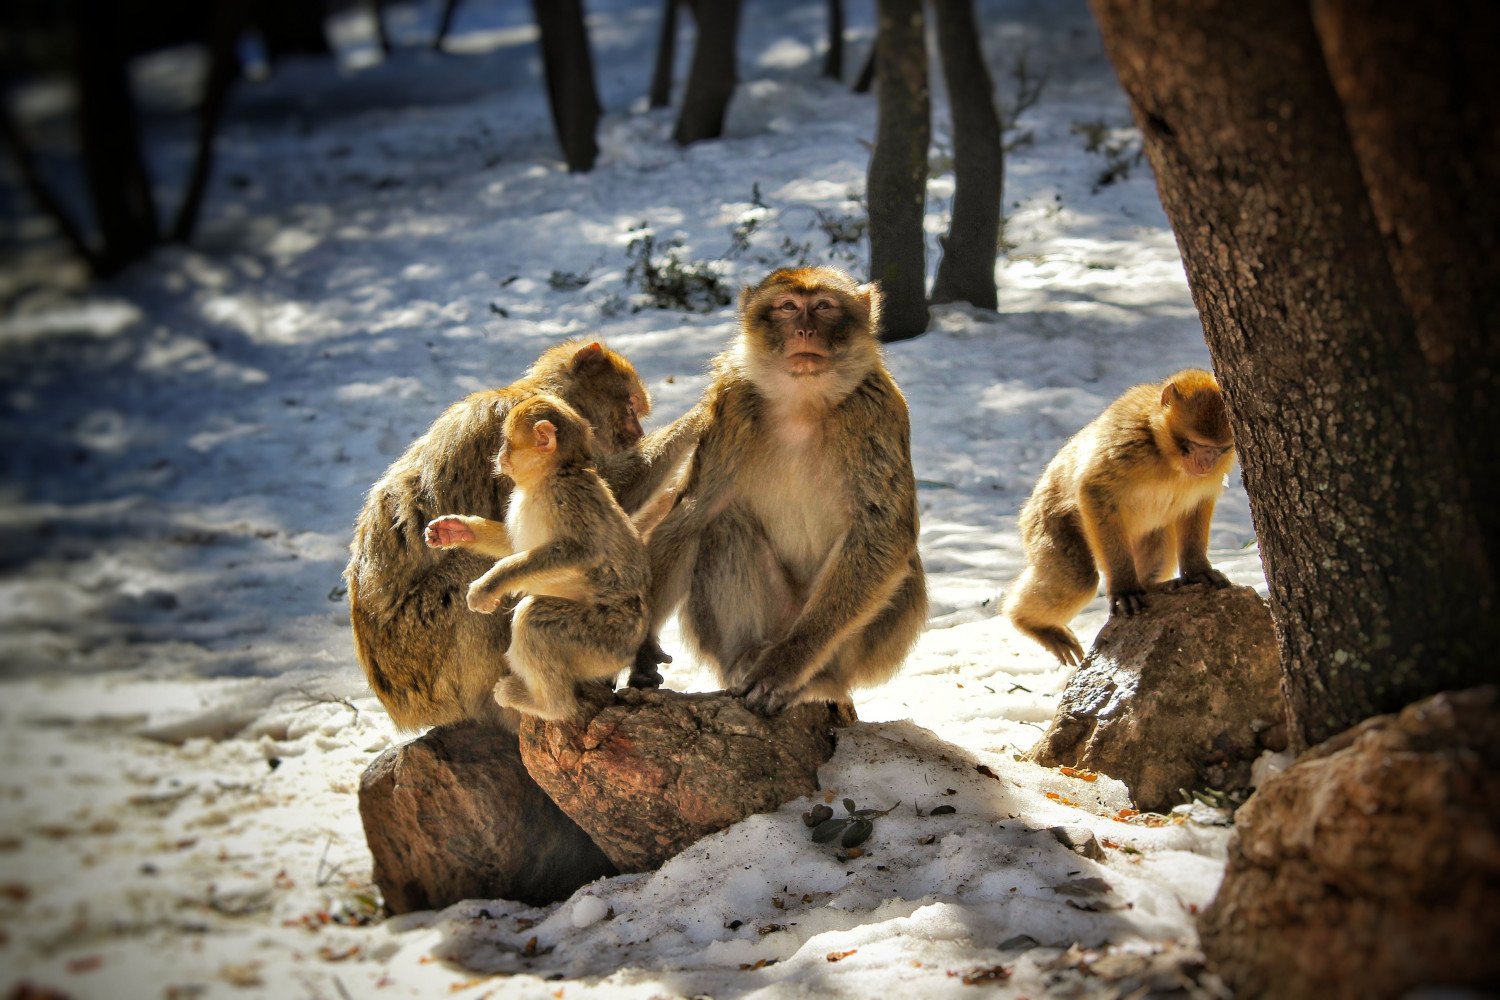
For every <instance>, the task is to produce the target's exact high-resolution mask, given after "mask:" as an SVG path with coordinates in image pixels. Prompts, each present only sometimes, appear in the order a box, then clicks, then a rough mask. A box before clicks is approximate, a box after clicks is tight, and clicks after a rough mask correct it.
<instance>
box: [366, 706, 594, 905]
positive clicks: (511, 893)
mask: <svg viewBox="0 0 1500 1000" xmlns="http://www.w3.org/2000/svg"><path fill="white" fill-rule="evenodd" d="M359 815H360V819H361V820H363V821H364V827H365V839H366V840H368V841H369V844H370V853H371V854H373V855H374V856H375V883H376V885H378V886H380V891H381V892H382V893H384V894H385V903H386V906H387V908H389V909H390V911H391V912H392V913H405V912H407V911H409V910H428V909H436V908H439V907H443V906H448V905H449V904H452V903H456V902H458V901H459V900H461V899H514V900H518V901H520V902H523V903H528V904H531V905H533V906H540V905H543V904H546V903H551V902H555V901H556V900H559V899H566V898H567V897H568V896H570V895H572V894H573V891H574V890H575V889H577V888H578V887H579V886H582V885H586V884H588V883H589V882H592V881H593V880H594V879H596V878H599V877H600V876H601V875H613V874H615V868H614V866H613V865H612V864H610V863H609V859H608V858H606V857H605V856H604V854H603V853H602V852H601V851H600V850H599V848H598V847H597V846H595V844H594V842H593V841H591V840H590V839H589V837H588V834H586V833H584V832H583V831H582V830H580V829H579V828H578V826H577V824H575V823H574V822H573V821H572V820H570V819H568V817H567V816H565V815H564V814H563V813H562V811H561V810H560V809H558V808H557V806H556V805H554V804H553V803H552V800H551V799H549V798H547V795H546V793H544V792H543V791H542V790H541V789H540V788H538V787H537V784H536V782H535V781H533V780H532V779H531V776H530V775H529V774H527V773H526V768H525V767H524V766H523V765H522V763H521V757H520V753H519V752H518V750H517V746H516V737H515V735H514V734H512V733H508V732H506V731H505V730H503V729H499V728H497V727H494V726H488V725H483V724H479V723H467V724H464V725H457V726H441V727H439V728H437V729H433V730H431V731H430V732H428V733H427V734H426V735H424V736H422V737H420V738H418V739H416V740H413V741H412V742H410V743H407V744H404V745H402V746H398V747H392V748H391V749H389V750H387V751H385V752H384V753H382V754H381V755H380V756H379V757H377V758H375V762H374V763H372V764H371V765H370V766H369V768H367V769H366V770H365V774H364V777H363V778H362V779H361V781H360V786H359Z"/></svg>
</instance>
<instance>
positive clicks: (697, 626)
mask: <svg viewBox="0 0 1500 1000" xmlns="http://www.w3.org/2000/svg"><path fill="white" fill-rule="evenodd" d="M802 600H803V598H802V596H801V595H799V594H797V593H796V592H795V591H794V589H793V588H792V586H791V584H790V582H789V581H788V580H787V577H786V571H785V570H784V569H783V568H782V566H781V564H780V562H779V561H777V559H776V557H775V556H774V555H773V554H772V552H771V545H770V541H769V540H768V539H767V538H766V535H765V532H764V531H763V530H762V529H761V527H760V525H759V524H758V523H757V522H756V520H755V518H754V517H752V516H751V515H750V514H749V513H748V512H747V511H745V510H744V509H743V508H741V507H739V506H737V505H736V506H731V507H729V508H728V509H726V510H725V511H724V512H723V513H721V514H720V515H719V516H718V517H716V518H715V519H714V520H713V521H711V522H709V524H708V526H707V527H706V528H705V529H704V531H703V537H702V539H701V541H700V542H699V544H698V558H697V560H696V561H695V562H694V564H693V569H692V581H691V584H690V586H689V589H688V600H687V603H686V604H685V605H684V606H683V609H682V626H683V631H684V632H685V633H686V634H687V636H688V638H689V639H690V640H691V641H692V642H693V644H694V645H695V646H696V647H697V648H698V650H699V652H701V653H702V654H703V655H704V656H706V657H707V658H708V659H709V660H711V661H712V662H713V664H714V667H715V669H716V671H717V673H718V675H719V681H720V683H722V684H723V685H724V686H725V687H733V686H734V685H735V684H736V683H737V682H738V681H739V680H740V674H741V673H742V672H743V671H744V670H746V669H748V668H749V666H750V665H751V664H753V663H754V662H755V659H756V656H757V655H758V654H759V652H760V650H761V649H762V648H764V646H765V645H766V644H767V643H770V642H774V641H775V640H776V639H778V638H780V637H781V636H782V635H784V634H785V633H786V630H787V628H788V627H789V626H790V624H791V622H792V621H794V620H795V619H796V616H797V613H798V612H799V611H800V610H801V605H802Z"/></svg>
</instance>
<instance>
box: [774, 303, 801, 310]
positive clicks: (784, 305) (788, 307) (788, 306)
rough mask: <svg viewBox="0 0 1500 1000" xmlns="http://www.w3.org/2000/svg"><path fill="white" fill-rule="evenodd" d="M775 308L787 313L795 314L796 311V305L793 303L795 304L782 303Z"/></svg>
mask: <svg viewBox="0 0 1500 1000" xmlns="http://www.w3.org/2000/svg"><path fill="white" fill-rule="evenodd" d="M776 308H777V309H785V310H786V311H787V312H796V311H797V303H795V302H783V303H782V304H781V305H779V306H777V307H776Z"/></svg>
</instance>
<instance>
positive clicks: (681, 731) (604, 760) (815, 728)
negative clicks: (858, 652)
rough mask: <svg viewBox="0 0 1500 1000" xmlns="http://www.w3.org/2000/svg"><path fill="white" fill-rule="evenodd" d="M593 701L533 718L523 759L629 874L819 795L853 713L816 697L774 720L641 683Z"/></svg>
mask: <svg viewBox="0 0 1500 1000" xmlns="http://www.w3.org/2000/svg"><path fill="white" fill-rule="evenodd" d="M589 706H590V707H589V708H588V709H587V710H586V711H585V713H584V714H583V715H582V716H581V717H580V718H579V719H578V720H576V721H574V722H566V723H556V722H543V721H542V720H539V719H536V718H527V719H526V720H525V721H524V722H522V724H521V757H522V759H523V760H524V761H525V762H526V767H527V770H529V771H530V772H531V774H532V775H533V776H534V777H535V778H536V780H537V783H538V784H539V785H541V787H542V788H543V789H545V790H546V792H547V793H548V794H549V795H551V796H552V799H553V801H555V802H556V803H557V804H558V805H559V806H561V807H562V810H563V811H564V812H566V813H567V814H568V815H569V816H571V817H572V818H573V819H574V820H575V821H576V822H577V823H578V825H579V826H581V827H582V828H583V829H584V830H586V831H588V833H589V835H590V836H592V837H593V839H594V841H595V842H596V843H597V844H598V845H599V846H600V847H601V848H602V849H603V850H604V853H605V854H606V855H608V857H609V859H610V860H611V861H612V862H614V864H615V865H616V866H617V867H618V868H619V869H620V870H621V871H622V872H639V871H651V870H652V869H655V868H657V867H659V866H660V865H661V864H662V862H664V861H666V860H667V859H668V858H671V857H672V856H674V855H676V854H678V853H679V852H681V851H682V850H683V849H684V848H686V847H688V846H689V845H690V844H692V843H693V842H695V841H697V840H699V839H701V838H703V837H706V836H707V835H708V834H710V833H714V832H716V831H718V830H722V829H724V828H725V827H728V826H730V825H731V824H733V823H737V822H739V821H740V820H742V819H744V818H745V817H746V816H750V815H752V814H754V813H758V812H768V811H770V810H773V809H776V808H777V807H778V806H780V805H781V804H782V803H783V802H786V801H789V800H790V799H794V798H797V797H798V796H801V795H807V794H809V793H811V792H813V791H815V790H816V789H817V787H818V768H819V767H820V766H822V764H823V763H824V762H825V761H827V760H828V758H829V757H830V756H832V755H833V748H834V743H835V740H834V736H833V728H834V727H835V726H836V725H842V724H847V723H848V722H849V721H852V718H853V715H852V711H851V710H848V709H844V710H839V709H836V708H834V707H832V706H830V705H827V704H823V703H816V704H806V705H798V706H796V707H795V708H792V709H790V710H788V711H786V712H784V713H782V714H781V715H778V716H775V717H774V718H770V719H766V718H762V717H761V716H759V715H756V714H755V713H754V712H751V711H750V710H749V709H747V708H746V707H745V705H744V703H743V702H742V701H740V700H739V699H737V698H732V697H730V696H729V695H726V694H679V693H677V692H675V691H646V690H635V689H626V690H622V691H620V692H618V693H617V694H616V695H615V696H613V697H611V698H610V699H608V701H604V700H602V699H598V698H593V699H591V700H590V702H589ZM846 713H847V714H846Z"/></svg>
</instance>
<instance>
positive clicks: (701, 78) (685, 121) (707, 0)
mask: <svg viewBox="0 0 1500 1000" xmlns="http://www.w3.org/2000/svg"><path fill="white" fill-rule="evenodd" d="M692 8H693V20H694V21H695V22H697V25H698V38H697V40H696V42H694V44H693V64H692V66H690V67H689V68H688V79H687V89H686V90H685V92H684V93H683V95H682V113H681V114H680V115H679V116H678V118H677V128H676V130H675V131H674V132H673V133H672V138H673V140H675V141H676V142H677V144H678V145H681V146H686V145H688V144H689V143H693V142H699V141H701V140H703V139H717V138H718V137H719V136H721V135H723V134H724V114H725V112H726V111H728V109H729V99H730V98H731V97H733V96H734V85H735V82H736V81H737V79H738V75H737V70H736V69H735V48H736V44H737V39H738V36H739V30H740V0H692Z"/></svg>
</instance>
